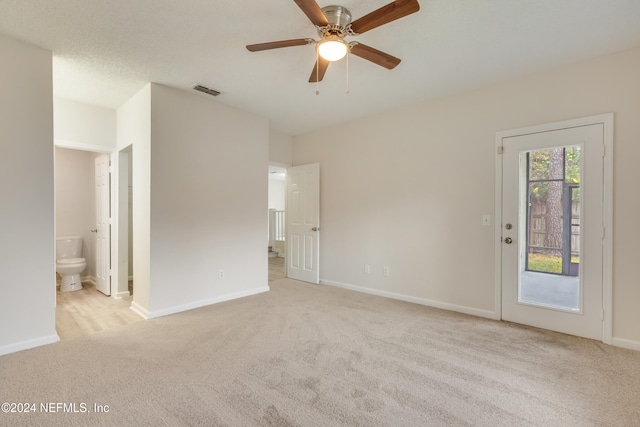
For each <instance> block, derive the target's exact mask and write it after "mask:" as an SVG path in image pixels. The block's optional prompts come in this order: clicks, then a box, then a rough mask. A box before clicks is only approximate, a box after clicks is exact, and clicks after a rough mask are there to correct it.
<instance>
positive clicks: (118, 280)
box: [53, 139, 131, 302]
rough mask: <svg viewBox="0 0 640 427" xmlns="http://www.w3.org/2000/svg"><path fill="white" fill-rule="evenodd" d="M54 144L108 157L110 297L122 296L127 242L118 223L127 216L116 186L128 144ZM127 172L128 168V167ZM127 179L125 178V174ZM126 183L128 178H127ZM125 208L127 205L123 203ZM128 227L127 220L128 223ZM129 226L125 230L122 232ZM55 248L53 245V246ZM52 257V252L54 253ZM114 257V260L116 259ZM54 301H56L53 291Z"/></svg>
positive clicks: (120, 181)
mask: <svg viewBox="0 0 640 427" xmlns="http://www.w3.org/2000/svg"><path fill="white" fill-rule="evenodd" d="M53 145H54V147H60V148H68V149H72V150H80V151H90V152H94V153H100V154H108V155H109V156H110V164H111V166H110V169H111V173H110V188H111V191H110V194H109V197H110V199H111V232H110V237H111V248H110V252H111V268H110V269H111V296H110V297H111V298H114V299H120V298H122V297H124V296H128V295H129V283H128V282H129V281H128V275H127V270H128V262H129V259H128V248H127V247H124V248H123V247H122V244H124V245H126V243H127V242H126V241H125V242H124V243H123V242H121V239H120V238H119V237H120V235H122V232H120V228H121V225H122V224H121V222H122V221H123V220H126V216H125V217H124V218H121V214H120V210H119V209H120V208H121V207H120V203H119V188H120V187H121V185H122V184H123V183H124V184H125V185H127V183H125V181H124V180H123V179H121V173H122V171H123V168H125V167H128V163H126V161H131V159H130V158H129V157H123V156H122V155H121V154H122V151H123V150H125V149H126V148H128V147H125V148H122V149H118V148H115V147H106V146H102V145H92V144H86V143H83V142H75V141H68V140H62V139H54V141H53ZM127 172H128V170H127ZM127 178H128V177H127ZM127 182H128V181H127ZM125 207H126V206H125ZM127 227H128V222H127ZM126 231H128V229H126V230H125V232H126ZM54 251H55V248H54ZM54 257H55V253H54ZM116 260H117V261H116ZM53 296H54V302H55V294H54V295H53Z"/></svg>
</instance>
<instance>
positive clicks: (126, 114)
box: [116, 84, 151, 317]
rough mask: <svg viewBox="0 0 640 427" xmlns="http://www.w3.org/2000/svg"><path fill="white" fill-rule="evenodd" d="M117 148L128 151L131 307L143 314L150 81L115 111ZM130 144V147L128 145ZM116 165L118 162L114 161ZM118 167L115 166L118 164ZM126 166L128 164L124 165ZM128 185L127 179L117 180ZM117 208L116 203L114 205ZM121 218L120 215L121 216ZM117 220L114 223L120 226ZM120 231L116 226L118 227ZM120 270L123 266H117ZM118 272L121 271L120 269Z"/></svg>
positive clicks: (146, 291)
mask: <svg viewBox="0 0 640 427" xmlns="http://www.w3.org/2000/svg"><path fill="white" fill-rule="evenodd" d="M117 124H118V125H117V145H118V150H125V149H126V150H127V151H131V158H130V161H131V164H132V169H131V170H132V176H131V182H132V186H133V224H132V227H133V249H134V256H133V258H134V259H133V263H134V264H133V271H134V274H135V285H134V286H135V292H134V293H133V302H132V308H133V309H134V310H136V311H137V312H138V313H139V314H141V315H143V316H145V317H146V316H148V313H149V310H150V308H149V307H150V293H151V289H150V287H151V270H150V265H151V264H150V263H151V261H150V251H151V249H150V228H149V217H150V215H151V210H150V190H149V189H150V188H151V181H150V179H151V85H150V84H148V85H146V86H145V87H144V88H142V89H141V90H140V91H139V92H138V93H137V94H136V95H134V96H133V97H132V98H131V99H129V100H128V101H127V102H125V103H124V104H123V105H122V106H121V107H120V108H119V109H118V111H117ZM128 147H130V150H129V148H128ZM118 166H119V167H120V166H121V165H118ZM119 167H118V168H119ZM127 168H128V166H127ZM120 187H125V188H126V187H128V180H127V183H119V185H118V191H119V194H118V197H117V198H118V199H120V198H121V197H120V196H122V195H121V194H120V190H121V188H120ZM118 209H119V207H118ZM120 219H122V216H121V218H120ZM120 225H121V224H120V223H118V224H117V225H116V226H117V227H118V228H120ZM119 231H120V230H119ZM119 240H120V242H119V244H120V247H121V249H123V248H124V246H125V245H128V241H127V240H128V239H125V238H124V235H121V236H120V239H119ZM120 270H123V269H120ZM120 273H122V272H120Z"/></svg>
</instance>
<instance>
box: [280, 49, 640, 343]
mask: <svg viewBox="0 0 640 427" xmlns="http://www.w3.org/2000/svg"><path fill="white" fill-rule="evenodd" d="M639 75H640V50H637V49H636V50H631V51H627V52H622V53H619V54H616V55H611V56H607V57H602V58H597V59H594V60H590V61H586V62H583V63H580V64H574V65H569V66H564V67H562V68H558V69H555V70H552V71H547V72H544V73H538V74H535V75H530V76H526V77H522V78H519V79H515V80H513V81H510V82H505V83H503V84H499V85H495V86H492V87H487V88H485V89H482V90H478V91H474V92H469V93H464V94H460V95H457V96H452V97H449V98H446V99H440V100H434V101H429V102H424V103H421V104H418V105H414V106H411V107H407V108H403V109H399V110H395V111H389V112H387V113H385V114H383V115H378V116H375V117H369V118H366V119H363V120H359V121H356V122H352V123H349V124H346V125H343V126H338V127H334V128H332V129H331V130H330V131H331V133H332V134H334V135H341V138H339V139H331V140H327V139H326V137H325V135H326V132H327V131H326V130H325V131H320V132H314V133H311V134H307V135H302V136H298V137H294V144H293V164H294V165H301V164H306V163H315V162H319V163H320V165H321V170H320V174H321V211H320V220H321V224H322V225H321V227H322V230H323V232H322V235H321V239H322V240H321V243H322V248H321V254H320V255H321V258H320V262H321V263H320V275H321V279H322V280H323V281H326V282H333V283H336V284H347V285H352V286H356V287H359V288H361V289H364V290H368V291H375V292H388V293H390V294H395V295H400V296H405V297H406V296H408V297H410V298H414V299H417V300H421V301H426V302H429V303H434V304H435V305H441V306H444V307H446V308H453V309H462V310H461V311H465V310H466V311H469V312H474V311H478V312H479V313H482V312H487V313H490V312H495V311H496V307H494V301H495V298H494V294H495V289H494V288H495V281H496V277H495V274H494V265H495V255H494V247H495V241H494V239H495V235H494V228H493V227H494V226H495V225H493V226H491V227H483V226H482V221H481V218H482V216H483V215H484V214H490V215H491V217H492V218H495V197H494V195H495V173H496V171H495V168H496V166H495V164H496V155H497V154H496V146H495V137H496V132H497V131H500V130H506V129H514V128H519V127H524V126H530V125H536V124H543V123H550V122H555V121H561V120H566V119H572V118H577V117H586V116H591V115H597V114H602V113H608V112H613V113H615V125H614V132H615V140H614V151H615V153H614V170H613V174H614V194H613V199H614V206H613V210H614V218H613V222H614V238H613V244H614V252H613V336H614V340H615V339H619V340H622V341H619V342H623V341H624V342H626V343H627V344H629V343H631V344H630V346H634V345H635V346H637V348H640V328H638V325H640V310H638V301H640V286H638V274H637V270H636V266H637V263H638V260H639V259H640V245H638V241H640V223H639V222H638V220H637V219H638V212H639V211H640V192H639V191H638V189H637V184H638V182H640V168H639V167H638V159H639V158H640V120H638V117H640V85H639V84H638V76H639ZM364 264H370V265H371V274H369V275H366V274H364V273H363V265H364ZM383 266H389V267H390V276H389V277H384V276H383V275H382V269H383Z"/></svg>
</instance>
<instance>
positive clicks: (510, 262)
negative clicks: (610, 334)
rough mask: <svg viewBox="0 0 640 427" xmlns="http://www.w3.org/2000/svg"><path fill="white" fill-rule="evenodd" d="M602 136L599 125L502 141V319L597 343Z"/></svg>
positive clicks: (600, 329)
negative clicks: (594, 340)
mask: <svg viewBox="0 0 640 427" xmlns="http://www.w3.org/2000/svg"><path fill="white" fill-rule="evenodd" d="M603 135H604V125H603V124H602V123H598V124H591V125H584V126H577V127H572V128H565V129H558V130H551V131H542V132H535V133H528V134H522V135H514V136H509V137H503V138H502V147H503V152H502V153H503V154H502V224H501V226H502V230H501V235H502V245H501V248H502V318H503V319H504V320H508V321H512V322H516V323H521V324H526V325H530V326H535V327H540V328H544V329H550V330H554V331H558V332H563V333H567V334H571V335H577V336H582V337H586V338H592V339H597V340H602V338H603V323H602V321H603V237H604V233H603V231H604V223H603V194H604V193H603V192H604V186H603V177H604V173H603V157H604V136H603ZM499 225H500V224H499Z"/></svg>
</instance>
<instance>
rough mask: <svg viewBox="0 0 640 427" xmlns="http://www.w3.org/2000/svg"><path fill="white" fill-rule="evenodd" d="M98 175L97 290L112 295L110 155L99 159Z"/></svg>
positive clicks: (96, 168)
mask: <svg viewBox="0 0 640 427" xmlns="http://www.w3.org/2000/svg"><path fill="white" fill-rule="evenodd" d="M95 166H96V167H95V174H96V228H95V230H96V233H97V235H96V252H95V253H96V289H97V290H99V291H100V292H102V293H103V294H105V295H111V225H110V224H111V218H110V213H109V212H110V208H111V206H110V200H111V199H110V177H109V155H108V154H105V155H103V156H100V157H97V158H96V160H95Z"/></svg>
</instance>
